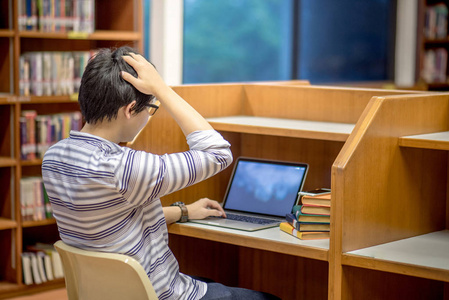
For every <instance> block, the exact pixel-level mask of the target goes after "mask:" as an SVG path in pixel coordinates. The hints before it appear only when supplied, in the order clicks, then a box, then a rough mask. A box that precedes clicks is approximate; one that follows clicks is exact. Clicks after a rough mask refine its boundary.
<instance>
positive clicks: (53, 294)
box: [9, 288, 68, 300]
mask: <svg viewBox="0 0 449 300" xmlns="http://www.w3.org/2000/svg"><path fill="white" fill-rule="evenodd" d="M9 300H68V298H67V292H66V290H65V288H62V289H57V290H52V291H47V292H42V293H38V294H34V295H28V296H22V297H16V298H9Z"/></svg>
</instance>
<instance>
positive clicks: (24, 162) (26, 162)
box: [20, 159, 42, 166]
mask: <svg viewBox="0 0 449 300" xmlns="http://www.w3.org/2000/svg"><path fill="white" fill-rule="evenodd" d="M20 164H21V165H22V166H39V165H42V159H33V160H22V161H20Z"/></svg>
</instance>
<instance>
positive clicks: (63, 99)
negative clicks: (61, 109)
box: [15, 95, 78, 104]
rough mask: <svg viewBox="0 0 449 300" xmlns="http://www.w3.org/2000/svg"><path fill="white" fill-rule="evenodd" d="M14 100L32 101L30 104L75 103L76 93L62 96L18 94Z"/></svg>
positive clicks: (76, 99) (25, 102)
mask: <svg viewBox="0 0 449 300" xmlns="http://www.w3.org/2000/svg"><path fill="white" fill-rule="evenodd" d="M15 101H16V102H20V103H24V104H27V103H32V104H46V103H76V102H77V101H78V96H77V95H72V96H69V95H63V96H19V97H16V98H15Z"/></svg>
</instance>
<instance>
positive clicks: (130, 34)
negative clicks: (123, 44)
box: [19, 30, 141, 41]
mask: <svg viewBox="0 0 449 300" xmlns="http://www.w3.org/2000/svg"><path fill="white" fill-rule="evenodd" d="M19 37H21V38H34V39H64V40H66V39H78V40H97V41H100V40H105V41H111V40H112V41H138V40H140V39H141V33H140V32H134V31H109V30H97V31H95V32H93V33H91V34H87V33H84V32H41V31H21V32H19Z"/></svg>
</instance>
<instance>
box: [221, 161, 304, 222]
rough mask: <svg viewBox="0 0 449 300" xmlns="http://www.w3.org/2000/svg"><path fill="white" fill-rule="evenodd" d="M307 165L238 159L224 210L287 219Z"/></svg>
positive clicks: (302, 181) (301, 184)
mask: <svg viewBox="0 0 449 300" xmlns="http://www.w3.org/2000/svg"><path fill="white" fill-rule="evenodd" d="M307 169H308V165H307V164H304V163H291V162H281V161H269V160H260V159H253V158H241V157H240V158H238V160H237V162H236V164H235V166H234V170H233V173H232V176H231V180H230V182H229V185H228V190H227V191H226V196H225V202H224V205H223V207H224V209H227V210H237V211H243V212H252V213H258V214H264V215H270V216H278V217H285V215H286V214H287V213H289V212H290V211H291V210H292V207H293V205H294V204H295V202H296V199H297V197H298V192H300V191H301V189H302V186H303V184H304V180H305V177H306V174H307Z"/></svg>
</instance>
